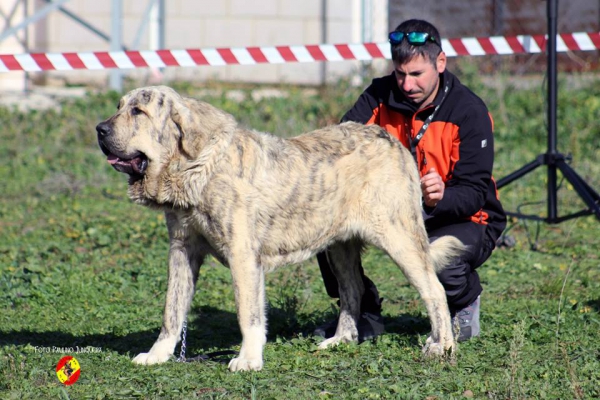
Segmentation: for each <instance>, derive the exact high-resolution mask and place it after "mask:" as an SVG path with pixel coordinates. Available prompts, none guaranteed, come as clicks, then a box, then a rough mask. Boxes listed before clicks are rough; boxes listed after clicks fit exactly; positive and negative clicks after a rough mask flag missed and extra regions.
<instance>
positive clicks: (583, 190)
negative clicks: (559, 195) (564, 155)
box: [556, 160, 600, 219]
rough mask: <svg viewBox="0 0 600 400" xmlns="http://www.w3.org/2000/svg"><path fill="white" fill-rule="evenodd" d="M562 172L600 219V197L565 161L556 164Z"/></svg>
mask: <svg viewBox="0 0 600 400" xmlns="http://www.w3.org/2000/svg"><path fill="white" fill-rule="evenodd" d="M556 166H557V167H558V168H559V169H560V172H562V174H563V175H564V177H565V178H567V180H568V181H569V182H571V184H572V185H573V187H574V188H575V190H576V191H577V193H578V194H579V197H581V199H582V200H583V201H584V202H585V204H587V206H588V207H589V210H590V211H591V212H592V213H594V215H596V218H598V219H600V196H599V195H598V193H596V192H595V191H594V190H593V189H592V188H591V187H590V186H589V185H588V184H587V183H586V182H585V181H584V180H583V179H582V178H581V177H580V176H579V175H578V174H577V172H575V170H573V169H572V168H571V166H570V165H568V164H567V163H566V162H565V161H564V160H559V161H557V162H556Z"/></svg>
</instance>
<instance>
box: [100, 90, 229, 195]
mask: <svg viewBox="0 0 600 400" xmlns="http://www.w3.org/2000/svg"><path fill="white" fill-rule="evenodd" d="M235 124H236V123H235V120H234V119H233V117H232V116H231V115H229V114H227V113H225V112H223V111H221V110H219V109H217V108H215V107H213V106H211V105H210V104H207V103H204V102H200V101H197V100H194V99H191V98H186V97H182V96H180V95H179V94H178V93H177V92H175V90H173V89H171V88H169V87H166V86H153V87H144V88H139V89H135V90H132V91H131V92H129V93H127V94H126V95H125V96H123V97H122V98H121V100H120V101H119V105H118V109H117V112H116V113H115V114H114V115H113V116H111V117H110V118H108V119H107V120H105V121H103V122H101V123H99V124H98V125H97V126H96V131H97V134H98V144H99V145H100V149H102V151H103V152H104V154H105V155H106V156H107V160H108V162H109V163H110V164H111V165H112V166H113V168H115V169H116V170H117V171H119V172H123V173H126V174H128V175H129V177H130V179H129V183H130V185H133V184H136V183H138V182H144V181H147V180H150V181H155V180H156V179H157V178H158V176H159V175H160V173H161V171H162V170H163V169H164V168H165V166H167V165H169V164H171V163H172V161H173V160H174V159H180V158H181V157H183V158H185V159H188V160H193V159H195V158H196V157H198V155H199V154H200V152H201V151H202V149H203V147H204V146H205V145H206V143H207V141H208V140H209V139H210V138H211V137H212V136H213V135H215V134H218V133H220V132H223V131H226V130H229V128H230V127H232V126H235Z"/></svg>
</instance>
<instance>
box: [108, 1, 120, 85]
mask: <svg viewBox="0 0 600 400" xmlns="http://www.w3.org/2000/svg"><path fill="white" fill-rule="evenodd" d="M122 20H123V2H122V0H112V11H111V29H110V30H111V33H110V50H111V51H122V50H123V43H122V36H123V35H122V29H121V23H122ZM110 88H111V89H112V90H115V91H117V92H122V91H123V73H122V72H121V70H119V69H116V68H115V69H112V70H111V71H110Z"/></svg>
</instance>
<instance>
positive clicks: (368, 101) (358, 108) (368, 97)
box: [341, 80, 380, 125]
mask: <svg viewBox="0 0 600 400" xmlns="http://www.w3.org/2000/svg"><path fill="white" fill-rule="evenodd" d="M377 86H378V85H377V83H376V81H375V80H374V81H373V82H372V83H371V85H370V86H369V87H368V88H367V89H366V90H365V91H364V92H362V94H361V95H360V97H359V98H358V100H356V103H354V105H353V106H352V108H351V109H350V110H348V112H346V114H344V116H343V117H342V120H341V122H347V121H353V122H358V123H361V124H366V123H367V122H371V123H374V124H377V125H379V118H378V113H379V104H380V101H379V99H378V96H377Z"/></svg>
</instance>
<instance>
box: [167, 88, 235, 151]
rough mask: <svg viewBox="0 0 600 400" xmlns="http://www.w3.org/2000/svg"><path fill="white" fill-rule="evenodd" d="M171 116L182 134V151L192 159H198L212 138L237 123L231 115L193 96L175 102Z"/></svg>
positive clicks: (227, 130) (228, 130)
mask: <svg viewBox="0 0 600 400" xmlns="http://www.w3.org/2000/svg"><path fill="white" fill-rule="evenodd" d="M171 118H172V120H173V122H175V124H176V125H177V127H178V129H179V132H180V135H181V136H180V139H179V142H180V146H181V151H182V152H183V153H184V154H185V155H186V156H187V157H188V158H190V159H196V158H197V157H198V156H199V155H200V152H201V151H202V149H203V148H204V147H205V146H206V144H207V143H208V141H209V140H210V139H211V138H213V137H215V136H221V135H222V134H224V133H226V132H230V131H231V128H232V127H235V125H236V121H235V119H234V118H233V117H232V116H231V115H229V114H227V113H226V112H224V111H221V110H219V109H218V108H216V107H213V106H211V105H210V104H208V103H204V102H202V101H199V100H196V99H192V98H182V99H181V101H178V102H175V104H174V105H173V108H172V110H171Z"/></svg>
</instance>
